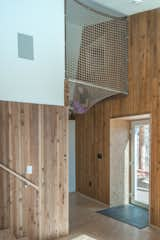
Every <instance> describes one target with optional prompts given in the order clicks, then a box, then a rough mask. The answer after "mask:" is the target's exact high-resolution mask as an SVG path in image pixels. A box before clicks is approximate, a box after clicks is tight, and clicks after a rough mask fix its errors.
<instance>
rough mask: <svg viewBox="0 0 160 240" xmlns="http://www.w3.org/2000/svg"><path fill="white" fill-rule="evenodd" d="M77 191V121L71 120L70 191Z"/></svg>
mask: <svg viewBox="0 0 160 240" xmlns="http://www.w3.org/2000/svg"><path fill="white" fill-rule="evenodd" d="M75 191H76V161H75V121H74V120H70V121H69V192H75Z"/></svg>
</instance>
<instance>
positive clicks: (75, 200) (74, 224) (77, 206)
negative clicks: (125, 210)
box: [61, 193, 160, 240]
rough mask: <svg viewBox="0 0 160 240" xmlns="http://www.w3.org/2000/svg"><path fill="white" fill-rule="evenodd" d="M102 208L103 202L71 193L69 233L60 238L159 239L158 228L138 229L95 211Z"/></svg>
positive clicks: (80, 239)
mask: <svg viewBox="0 0 160 240" xmlns="http://www.w3.org/2000/svg"><path fill="white" fill-rule="evenodd" d="M103 208H105V205H104V204H101V203H98V202H95V201H92V200H91V199H88V198H85V197H84V196H83V195H80V194H79V193H71V194H70V235H69V236H68V237H65V238H61V240H71V239H72V240H92V238H93V239H94V240H95V239H96V240H97V239H98V240H159V236H160V230H157V229H153V228H150V227H147V228H144V229H143V230H139V229H137V228H135V227H132V226H129V225H127V224H124V223H122V222H118V221H116V220H114V219H112V218H108V217H106V216H103V215H101V214H98V213H96V211H97V210H100V209H103ZM84 235H87V236H88V237H89V238H87V237H85V236H84Z"/></svg>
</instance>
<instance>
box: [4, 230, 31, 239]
mask: <svg viewBox="0 0 160 240" xmlns="http://www.w3.org/2000/svg"><path fill="white" fill-rule="evenodd" d="M0 240H28V238H26V237H25V238H19V239H16V238H15V237H14V236H12V235H11V233H10V231H9V230H7V229H6V230H1V231H0Z"/></svg>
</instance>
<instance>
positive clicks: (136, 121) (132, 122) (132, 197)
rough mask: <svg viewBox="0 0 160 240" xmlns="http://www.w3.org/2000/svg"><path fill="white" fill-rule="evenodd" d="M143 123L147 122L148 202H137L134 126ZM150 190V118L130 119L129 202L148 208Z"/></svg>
mask: <svg viewBox="0 0 160 240" xmlns="http://www.w3.org/2000/svg"><path fill="white" fill-rule="evenodd" d="M144 124H149V142H150V148H149V156H150V159H149V204H145V203H141V202H138V201H136V200H135V199H134V189H135V184H134V182H135V181H134V150H135V146H134V127H135V126H141V125H144ZM150 191H151V119H142V120H132V121H131V125H130V199H129V202H130V203H131V204H135V205H136V206H140V207H143V208H147V209H149V206H150Z"/></svg>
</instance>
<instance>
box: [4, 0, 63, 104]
mask: <svg viewBox="0 0 160 240" xmlns="http://www.w3.org/2000/svg"><path fill="white" fill-rule="evenodd" d="M18 32H20V33H24V34H28V35H33V37H34V53H35V60H34V61H30V60H25V59H20V58H18V50H17V33H18ZM64 52H65V51H64V0H58V1H53V0H1V1H0V100H9V101H19V102H31V103H44V104H53V105H64V71H65V64H64Z"/></svg>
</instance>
